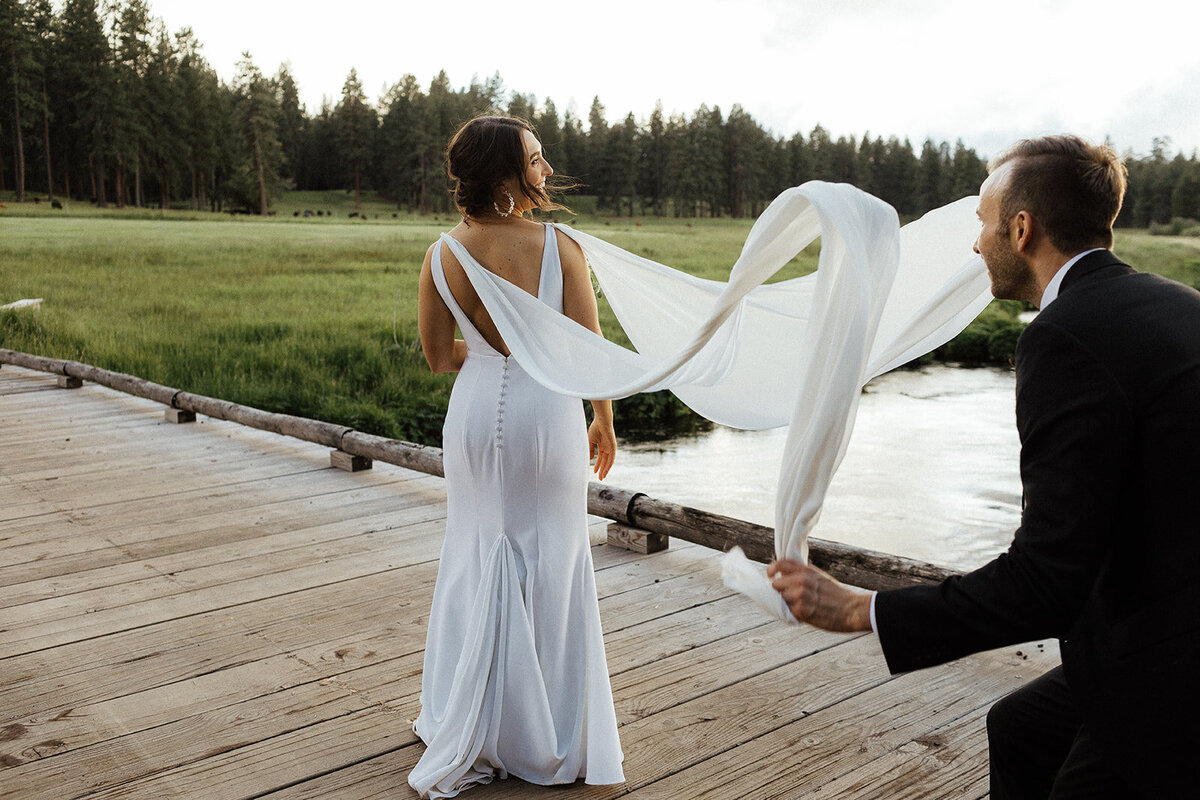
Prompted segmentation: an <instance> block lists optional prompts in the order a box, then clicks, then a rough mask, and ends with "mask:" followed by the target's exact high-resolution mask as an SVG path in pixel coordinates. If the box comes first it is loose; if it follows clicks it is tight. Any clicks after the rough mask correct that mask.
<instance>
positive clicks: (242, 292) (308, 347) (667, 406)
mask: <svg viewBox="0 0 1200 800" xmlns="http://www.w3.org/2000/svg"><path fill="white" fill-rule="evenodd" d="M327 199H328V198H327ZM334 199H342V200H345V198H344V197H343V198H334ZM318 200H320V198H314V197H292V198H291V201H294V202H296V204H297V208H300V207H305V208H307V207H310V206H317V207H320V204H319V203H318V202H317V201H318ZM26 205H29V204H26ZM328 205H333V203H332V202H330V203H328ZM351 207H352V206H351ZM368 207H369V208H370V209H381V210H380V211H379V215H378V218H375V216H374V214H375V211H374V210H371V211H370V212H369V213H368V217H367V219H366V220H362V219H350V218H348V217H347V216H345V214H346V210H345V209H346V206H345V204H344V203H343V205H341V206H338V208H337V213H336V214H335V216H334V217H333V218H329V217H325V216H322V217H320V218H317V217H313V218H310V219H304V218H303V217H293V216H287V215H280V216H277V217H274V218H270V219H260V218H249V217H230V216H228V215H214V214H205V213H202V212H186V211H169V212H165V213H164V212H158V211H148V210H136V209H132V210H125V211H121V212H112V213H109V214H104V213H99V212H96V211H95V210H94V209H86V213H77V209H76V208H75V207H73V206H71V207H68V208H67V209H65V210H64V212H51V210H50V209H49V207H48V206H47V205H45V204H41V207H40V208H35V209H31V208H16V209H14V208H13V206H12V205H11V204H10V205H9V209H8V210H6V211H0V304H3V303H6V302H10V301H12V300H16V299H19V298H26V297H41V298H43V299H44V303H43V306H42V308H41V309H40V310H38V311H29V310H22V311H15V312H0V346H3V347H7V348H11V349H14V350H23V351H27V352H33V353H38V354H41V355H46V356H51V357H55V358H66V359H75V360H78V361H83V362H85V363H90V364H95V365H97V366H100V367H104V368H107V369H112V370H117V371H120V372H128V373H131V374H134V375H138V376H140V377H144V378H147V379H149V380H153V381H156V382H158V383H162V384H165V385H168V386H174V387H177V388H180V389H184V390H187V391H191V392H196V393H200V394H206V395H211V396H214V397H220V398H224V399H228V400H232V401H235V402H239V403H244V404H247V405H252V406H256V407H259V408H264V409H268V410H272V411H280V412H285V413H290V414H298V415H301V416H307V417H313V418H316V419H323V420H328V421H331V422H337V423H341V424H345V425H350V426H353V427H355V428H358V429H360V430H364V431H368V432H372V433H377V434H380V435H385V436H392V437H396V438H401V439H408V440H411V441H418V442H426V443H437V442H438V441H439V440H440V429H441V422H442V416H443V414H444V412H445V408H446V403H447V402H448V399H449V392H450V387H451V385H452V381H453V379H452V377H451V376H446V375H433V374H431V373H430V372H429V370H428V368H427V366H426V365H425V361H424V358H423V356H422V354H421V349H420V343H419V340H418V336H417V319H416V307H417V305H416V285H417V276H418V273H419V270H420V266H421V262H422V259H423V257H424V253H425V250H426V248H427V247H428V245H429V244H430V243H431V242H432V241H433V240H434V239H435V238H436V237H437V235H438V233H439V232H441V231H443V230H446V229H448V228H449V227H451V226H452V225H453V224H454V222H455V220H451V219H446V218H442V219H433V218H418V217H413V216H411V215H406V214H403V213H400V212H396V213H397V216H396V217H394V218H393V217H392V216H391V213H392V212H390V211H386V210H383V204H382V203H380V202H379V201H377V200H376V201H372V203H371V204H369V205H368ZM301 210H302V209H301ZM313 210H316V209H315V208H314V209H313ZM560 218H561V217H560ZM567 219H568V220H570V219H571V218H569V217H568V218H567ZM573 221H574V223H575V225H576V227H578V228H580V229H582V230H587V231H589V232H591V233H594V234H596V235H598V236H601V237H602V238H605V239H607V240H609V241H611V242H613V243H615V244H617V245H619V246H621V247H624V248H626V249H628V250H631V251H634V252H637V253H640V254H642V255H645V256H647V257H649V258H653V259H655V260H658V261H661V262H664V263H667V264H671V265H673V266H676V267H679V268H681V269H684V270H687V271H689V272H692V273H693V274H697V275H700V276H702V277H707V278H723V277H726V276H727V275H728V270H729V267H730V265H732V264H733V262H734V261H735V260H736V258H737V255H738V253H739V252H740V250H741V246H742V244H743V242H744V241H745V236H746V233H747V231H748V230H749V227H750V224H751V223H750V222H749V221H747V220H696V221H682V220H672V219H666V220H660V219H639V220H626V219H603V218H596V217H580V218H577V219H574V220H573ZM1118 252H1121V253H1122V254H1126V257H1127V258H1129V259H1130V260H1131V261H1132V262H1133V263H1135V264H1137V265H1139V266H1141V267H1143V268H1150V269H1155V270H1156V271H1158V270H1159V269H1161V271H1163V272H1164V274H1168V275H1169V276H1170V277H1174V278H1176V279H1177V280H1182V281H1184V282H1185V283H1190V284H1192V285H1196V284H1197V283H1200V247H1196V246H1195V243H1193V242H1191V241H1190V240H1182V241H1178V242H1177V241H1174V240H1169V239H1166V238H1164V237H1149V236H1145V235H1138V234H1122V235H1121V237H1120V239H1119V242H1118ZM816 257H817V248H816V247H815V246H813V247H810V248H809V249H808V250H806V251H805V252H804V253H802V254H801V255H800V256H799V257H798V258H797V259H795V260H794V261H793V263H792V264H790V265H789V266H788V268H787V269H786V270H785V271H784V273H783V274H781V276H780V278H782V277H790V276H793V275H798V274H804V273H806V272H809V271H811V270H812V269H814V268H815V266H816ZM1017 310H1019V307H1018V306H1017V305H1016V304H1009V305H1007V306H993V308H992V309H989V311H988V312H985V315H984V316H983V317H982V318H981V320H980V322H979V325H982V326H985V327H986V328H987V330H986V336H985V340H986V341H985V345H984V351H985V352H986V351H987V346H988V345H987V342H990V341H991V340H992V339H996V341H1000V340H1001V339H1003V337H996V336H994V334H995V333H996V332H997V331H999V330H1001V329H1003V328H1004V327H1005V326H1006V325H1009V324H1010V323H1011V319H1012V317H1013V315H1015V313H1016V311H1017ZM601 324H602V325H603V326H604V328H605V330H606V332H607V333H609V335H610V337H611V338H614V339H615V340H617V341H620V342H621V343H623V344H627V342H626V341H625V340H624V337H623V335H622V334H621V332H620V329H619V327H618V326H617V324H616V321H615V319H614V318H613V316H612V314H611V311H609V309H608V308H607V305H605V304H604V303H603V299H602V302H601ZM1013 324H1015V323H1013ZM978 332H979V330H976V333H978ZM968 333H970V329H969V330H968ZM1005 335H1006V336H1008V337H1009V338H1015V337H1012V336H1011V331H1010V332H1009V333H1008V334H1005ZM989 337H990V338H989ZM974 347H975V349H974V350H971V349H970V348H967V349H965V350H964V349H963V348H961V347H960V348H959V350H960V351H961V352H960V354H959V356H958V357H960V358H961V357H963V356H962V355H961V354H962V353H963V352H966V353H974V352H977V351H978V337H977V341H976V344H975V345H974ZM947 357H955V356H954V354H953V352H951V353H949V354H948V355H947ZM617 415H618V420H619V422H618V425H619V427H621V428H622V429H624V430H629V429H630V428H636V427H645V426H646V425H656V424H663V423H664V422H666V423H669V422H671V421H672V420H676V421H677V420H678V419H679V418H681V417H682V418H684V419H689V420H690V419H691V418H690V417H688V416H687V415H686V413H685V412H684V411H683V410H682V407H681V406H680V405H679V404H678V403H677V402H674V401H673V400H669V399H666V397H665V396H664V395H652V396H639V397H638V398H636V399H630V400H625V401H621V402H620V403H619V404H618V412H617Z"/></svg>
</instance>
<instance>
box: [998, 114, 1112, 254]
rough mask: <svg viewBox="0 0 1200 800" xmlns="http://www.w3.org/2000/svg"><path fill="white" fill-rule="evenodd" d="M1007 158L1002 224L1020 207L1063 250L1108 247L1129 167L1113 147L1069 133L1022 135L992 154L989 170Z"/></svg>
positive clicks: (1004, 161)
mask: <svg viewBox="0 0 1200 800" xmlns="http://www.w3.org/2000/svg"><path fill="white" fill-rule="evenodd" d="M1009 162H1012V167H1011V172H1010V173H1009V175H1008V181H1007V183H1006V185H1005V187H1004V189H1003V193H1002V195H1001V200H1000V218H1001V220H1003V222H1004V224H1005V225H1007V224H1008V222H1009V221H1010V220H1011V219H1012V218H1013V217H1014V216H1016V214H1017V212H1018V211H1022V210H1024V211H1028V212H1030V213H1031V214H1032V215H1033V216H1034V218H1035V219H1037V220H1038V221H1039V222H1040V223H1041V224H1042V226H1043V227H1044V228H1045V229H1046V234H1047V236H1048V237H1049V239H1050V243H1051V244H1052V245H1054V247H1055V248H1057V249H1058V250H1059V251H1061V252H1063V253H1068V254H1071V253H1078V252H1080V251H1081V250H1087V249H1089V248H1092V247H1112V240H1113V235H1112V226H1113V222H1114V221H1115V220H1116V218H1117V214H1118V213H1120V211H1121V202H1122V200H1123V199H1124V197H1125V178H1126V174H1127V172H1126V169H1125V164H1124V163H1122V162H1121V159H1120V158H1119V157H1118V156H1117V154H1116V152H1115V151H1114V150H1113V149H1112V148H1111V147H1109V146H1107V145H1094V144H1092V143H1090V142H1087V141H1085V140H1083V139H1081V138H1079V137H1078V136H1072V135H1069V134H1064V135H1060V136H1042V137H1039V138H1037V139H1022V140H1021V141H1019V142H1017V143H1016V144H1014V145H1013V146H1012V147H1010V148H1008V149H1007V150H1005V151H1004V152H1003V153H1001V154H1000V155H999V156H997V157H996V158H994V159H992V161H991V163H989V164H988V171H989V172H992V171H995V170H996V169H998V168H999V167H1000V166H1001V165H1003V164H1007V163H1009Z"/></svg>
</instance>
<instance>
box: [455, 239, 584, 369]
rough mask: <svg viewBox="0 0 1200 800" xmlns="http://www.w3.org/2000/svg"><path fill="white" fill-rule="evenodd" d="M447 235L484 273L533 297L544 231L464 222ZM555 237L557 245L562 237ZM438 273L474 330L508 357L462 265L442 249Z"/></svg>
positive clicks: (505, 347)
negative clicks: (465, 250)
mask: <svg viewBox="0 0 1200 800" xmlns="http://www.w3.org/2000/svg"><path fill="white" fill-rule="evenodd" d="M556 234H557V232H556ZM449 235H450V236H452V237H454V238H455V239H456V240H457V241H458V242H459V243H460V244H462V246H463V247H465V248H466V249H467V252H469V253H470V254H471V256H472V257H473V258H474V259H475V260H476V261H478V262H479V264H480V265H481V266H482V267H483V268H484V269H486V270H487V271H488V272H491V273H492V274H493V275H498V276H499V277H501V278H503V279H504V280H506V281H508V282H509V283H512V284H514V285H515V286H517V287H519V288H521V289H524V290H525V291H526V292H528V293H529V294H531V295H534V296H535V297H536V296H537V293H538V285H539V281H540V280H541V276H542V255H543V251H544V250H545V245H546V229H545V227H544V226H542V225H541V224H540V223H537V222H532V221H530V220H524V219H517V220H512V221H511V222H503V223H488V224H484V223H480V222H478V221H475V222H472V223H471V224H467V223H466V222H465V221H464V222H460V223H459V224H458V225H456V226H455V227H454V229H453V230H451V231H450V233H449ZM557 235H558V236H559V239H560V241H559V243H560V245H561V244H562V241H561V240H562V239H563V238H565V237H562V235H561V234H557ZM442 270H443V272H445V275H446V283H447V284H449V286H450V291H451V292H452V293H453V294H454V299H455V300H457V301H458V305H459V307H460V308H462V310H463V313H465V314H466V315H467V317H469V318H470V320H471V323H472V324H473V325H474V326H475V329H476V330H477V331H479V333H480V335H482V336H483V338H484V339H486V340H487V343H488V344H490V345H491V346H492V347H493V348H495V349H496V350H497V351H498V352H500V353H503V354H504V355H508V354H509V350H508V346H507V345H505V344H504V339H503V337H501V336H500V332H499V331H498V330H497V329H496V324H495V323H494V322H492V318H491V316H490V315H489V314H488V312H487V309H486V308H484V306H483V303H482V302H480V300H479V295H478V294H477V293H476V291H475V288H474V287H473V286H471V281H470V280H469V279H468V278H467V275H466V273H465V272H464V271H463V268H462V265H461V264H459V262H458V259H457V258H456V257H455V255H454V253H453V252H452V251H451V250H450V248H448V247H443V248H442Z"/></svg>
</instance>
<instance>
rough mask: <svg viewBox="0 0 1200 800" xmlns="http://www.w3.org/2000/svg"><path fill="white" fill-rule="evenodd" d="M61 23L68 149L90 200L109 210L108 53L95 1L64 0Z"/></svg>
mask: <svg viewBox="0 0 1200 800" xmlns="http://www.w3.org/2000/svg"><path fill="white" fill-rule="evenodd" d="M60 18H61V20H62V25H61V34H60V36H59V45H60V46H59V49H58V53H59V61H58V65H59V72H60V74H61V76H62V87H63V103H64V105H65V106H66V107H67V108H69V109H71V116H70V122H69V130H68V133H69V135H70V139H69V141H68V150H69V151H70V152H71V153H72V155H73V157H75V158H78V159H80V160H81V161H83V162H86V165H87V169H86V172H87V174H88V176H89V178H90V181H91V197H92V200H93V201H94V202H95V203H97V204H98V205H100V206H101V207H103V206H106V205H108V191H107V187H106V179H107V174H106V168H105V167H106V160H107V157H108V155H109V154H110V153H111V151H112V143H113V124H112V115H111V110H110V109H111V108H112V100H113V97H114V93H115V81H114V76H113V67H112V51H111V49H110V47H109V44H108V39H107V38H106V37H105V35H104V26H103V23H102V21H101V19H100V16H99V14H98V12H97V9H96V0H67V2H66V3H65V5H64V6H63V10H62V14H61V16H60ZM81 194H82V192H81ZM83 196H86V195H83Z"/></svg>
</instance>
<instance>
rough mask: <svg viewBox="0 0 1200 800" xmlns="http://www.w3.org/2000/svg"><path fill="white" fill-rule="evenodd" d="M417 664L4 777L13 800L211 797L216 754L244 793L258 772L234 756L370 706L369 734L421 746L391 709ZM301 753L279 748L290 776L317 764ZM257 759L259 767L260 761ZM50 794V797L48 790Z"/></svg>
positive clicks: (379, 667) (293, 692) (306, 687)
mask: <svg viewBox="0 0 1200 800" xmlns="http://www.w3.org/2000/svg"><path fill="white" fill-rule="evenodd" d="M420 667H421V659H420V658H419V657H418V656H409V657H407V658H406V659H404V661H403V664H401V663H399V662H392V661H387V662H383V663H379V664H373V665H370V666H366V667H362V668H359V669H355V670H352V671H347V672H342V673H340V674H341V678H342V680H340V681H313V682H309V683H304V684H301V685H299V686H295V687H292V688H288V689H284V690H282V691H278V692H272V693H270V694H266V695H262V696H260V697H255V698H253V699H251V700H247V701H245V702H240V703H236V704H233V705H230V706H226V707H223V708H216V709H210V710H205V711H202V712H200V713H197V714H193V715H190V716H187V717H184V718H182V719H177V720H174V721H172V722H168V723H166V724H162V725H158V726H156V727H153V728H151V729H148V730H143V731H138V732H135V733H129V734H126V735H123V736H118V737H116V738H109V739H105V740H103V741H100V742H97V743H94V744H88V745H84V746H81V747H78V748H72V747H70V745H69V743H65V742H64V745H65V748H66V749H61V750H58V752H56V753H55V754H54V757H53V758H45V757H35V758H33V759H32V760H29V761H25V762H22V763H21V764H19V765H15V766H10V767H9V768H7V769H6V770H5V771H4V773H3V775H4V781H5V788H6V789H7V790H8V791H9V792H10V793H12V794H13V796H16V797H23V798H24V797H56V798H57V797H62V796H64V795H66V796H77V795H79V794H83V793H92V794H94V796H96V797H106V796H117V795H121V796H128V793H129V792H131V791H136V792H137V793H138V794H140V795H141V796H143V797H152V796H154V797H170V796H181V795H179V794H178V793H177V792H175V791H169V790H167V787H170V788H174V789H183V788H184V787H186V791H184V793H183V795H182V796H196V797H211V796H214V795H212V794H211V793H210V791H209V789H208V788H207V785H206V779H205V778H204V777H203V775H201V774H200V773H211V776H212V777H216V776H217V775H218V774H219V773H217V772H216V771H215V770H216V766H215V765H214V764H213V763H212V761H211V759H214V758H218V760H219V763H221V764H227V765H230V766H229V767H228V770H229V772H228V773H227V774H226V777H227V778H228V777H229V776H230V775H232V776H233V777H234V778H235V779H236V781H237V783H238V784H239V785H241V786H242V787H243V788H242V789H241V790H239V791H245V786H246V784H248V783H250V781H251V780H253V776H254V772H253V771H250V772H247V770H246V767H245V763H244V762H242V761H241V759H240V758H238V756H235V755H233V753H234V752H236V751H239V750H244V749H250V750H251V751H256V750H258V751H261V750H262V749H263V748H264V747H265V748H272V747H276V746H278V744H279V742H278V739H279V737H281V736H284V735H286V734H289V733H294V732H301V733H302V734H303V733H304V732H305V731H306V730H307V729H312V728H313V727H314V726H316V725H318V724H319V723H323V722H329V721H332V720H337V719H339V718H343V717H349V716H352V715H359V716H361V715H362V712H363V711H364V710H369V711H372V712H373V714H372V719H371V724H372V726H373V731H372V733H371V734H370V735H372V736H376V737H387V736H389V735H391V736H394V737H396V739H398V740H400V741H402V742H411V741H413V740H415V736H414V735H413V733H412V730H411V728H410V727H409V725H410V722H409V721H408V720H406V719H405V718H404V717H403V716H402V715H400V714H398V713H396V711H395V709H396V708H398V707H399V704H400V703H403V702H408V703H411V702H413V701H415V695H414V694H412V691H413V689H414V688H416V685H415V682H414V680H413V676H414V674H415V673H416V672H418V671H419V670H420ZM381 704H382V705H381ZM384 709H386V710H387V718H388V719H389V721H391V725H392V726H394V732H391V733H389V732H385V731H383V730H382V728H383V725H382V723H383V719H381V718H379V717H375V716H374V714H378V713H381V712H383V710H384ZM317 730H318V731H322V730H327V729H322V728H318V729H317ZM365 733H366V731H363V730H359V731H358V736H359V738H358V739H357V740H354V739H352V740H351V741H355V742H361V741H362V739H361V737H362V736H363V735H364V734H365ZM342 734H343V735H345V732H344V731H343V732H342ZM329 744H330V741H327V740H324V739H323V740H322V746H328V745H329ZM25 752H26V751H22V753H25ZM48 754H49V753H43V754H41V755H48ZM297 754H298V751H297V750H296V749H294V748H293V749H289V748H283V749H282V751H279V752H276V754H275V761H274V763H273V765H275V766H277V765H278V764H279V763H283V764H285V765H286V766H287V767H288V768H290V769H291V770H293V771H295V770H297V769H301V770H306V771H307V770H311V769H313V768H314V767H318V766H319V765H318V764H315V763H313V761H311V760H310V759H309V758H307V757H305V758H299V759H298V758H297ZM372 754H373V753H372ZM29 755H38V754H34V753H29ZM239 755H241V754H239ZM254 760H255V761H262V757H261V756H260V757H257V758H255V759H254ZM338 760H340V758H339V759H338ZM10 763H11V762H10ZM193 765H195V766H193ZM181 766H182V767H185V768H186V767H189V766H192V769H191V770H190V771H191V772H193V773H194V774H195V777H194V778H193V779H191V780H189V781H188V782H186V783H178V782H177V781H176V780H175V778H176V776H177V774H178V772H179V771H178V770H177V768H178V767H181ZM258 769H260V770H261V767H259V768H258ZM310 774H311V773H310ZM212 777H210V778H209V779H208V780H211V779H212ZM139 780H140V781H144V782H146V783H150V784H151V785H152V786H155V787H156V791H157V793H156V794H155V793H152V791H154V790H152V791H148V790H147V789H148V787H146V786H137V785H134V786H128V785H127V784H130V783H131V782H133V781H139ZM48 789H49V790H51V791H52V792H53V793H47V790H48ZM106 790H107V791H106ZM68 793H70V794H68ZM248 793H249V792H247V794H248ZM243 796H245V794H243Z"/></svg>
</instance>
